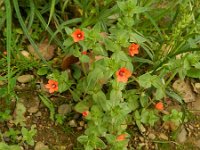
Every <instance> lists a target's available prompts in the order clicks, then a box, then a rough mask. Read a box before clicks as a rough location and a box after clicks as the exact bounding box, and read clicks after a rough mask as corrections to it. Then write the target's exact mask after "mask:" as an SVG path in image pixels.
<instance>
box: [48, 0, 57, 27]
mask: <svg viewBox="0 0 200 150" xmlns="http://www.w3.org/2000/svg"><path fill="white" fill-rule="evenodd" d="M55 5H56V0H51V8H50V15H49V21H48V25H49V23H50V21H51V18H52V17H53V14H54V10H55Z"/></svg>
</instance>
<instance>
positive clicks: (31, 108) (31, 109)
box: [28, 105, 39, 114]
mask: <svg viewBox="0 0 200 150" xmlns="http://www.w3.org/2000/svg"><path fill="white" fill-rule="evenodd" d="M38 106H39V105H38ZM38 106H33V107H30V108H29V109H28V112H29V113H31V114H32V113H36V112H37V111H38V109H39V108H38Z"/></svg>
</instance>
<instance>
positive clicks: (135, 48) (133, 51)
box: [128, 43, 140, 56]
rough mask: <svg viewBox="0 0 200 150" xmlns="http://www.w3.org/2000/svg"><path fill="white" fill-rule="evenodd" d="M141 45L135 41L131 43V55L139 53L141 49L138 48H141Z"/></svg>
mask: <svg viewBox="0 0 200 150" xmlns="http://www.w3.org/2000/svg"><path fill="white" fill-rule="evenodd" d="M139 47H140V46H139V45H138V44H135V43H133V44H131V45H130V46H129V48H128V50H129V55H130V56H134V55H135V54H138V53H139V51H138V48H139Z"/></svg>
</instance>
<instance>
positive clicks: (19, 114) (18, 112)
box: [13, 103, 26, 126]
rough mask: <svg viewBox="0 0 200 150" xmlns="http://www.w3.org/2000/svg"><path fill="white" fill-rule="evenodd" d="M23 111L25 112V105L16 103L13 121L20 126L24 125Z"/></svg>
mask: <svg viewBox="0 0 200 150" xmlns="http://www.w3.org/2000/svg"><path fill="white" fill-rule="evenodd" d="M25 112H26V107H25V106H24V105H23V104H22V103H17V105H16V109H15V118H14V121H13V122H14V123H15V125H18V124H20V125H21V126H25V125H26V124H25V121H26V118H25V116H24V115H25Z"/></svg>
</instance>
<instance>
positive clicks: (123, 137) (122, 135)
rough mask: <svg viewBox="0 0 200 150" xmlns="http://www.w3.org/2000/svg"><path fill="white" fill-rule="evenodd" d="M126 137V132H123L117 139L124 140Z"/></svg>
mask: <svg viewBox="0 0 200 150" xmlns="http://www.w3.org/2000/svg"><path fill="white" fill-rule="evenodd" d="M125 139H126V134H121V135H118V136H117V141H123V140H125Z"/></svg>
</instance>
